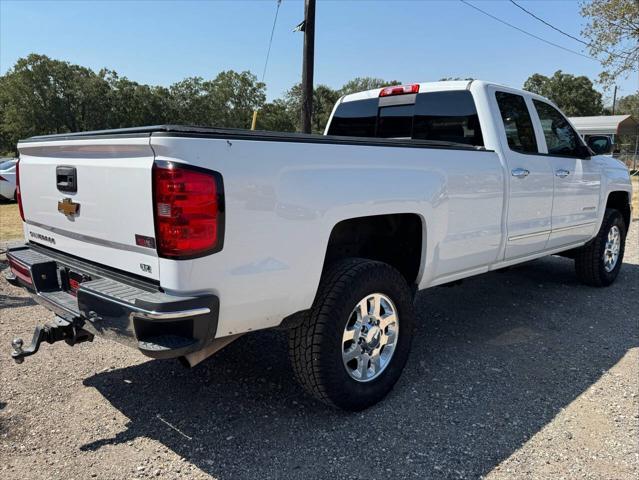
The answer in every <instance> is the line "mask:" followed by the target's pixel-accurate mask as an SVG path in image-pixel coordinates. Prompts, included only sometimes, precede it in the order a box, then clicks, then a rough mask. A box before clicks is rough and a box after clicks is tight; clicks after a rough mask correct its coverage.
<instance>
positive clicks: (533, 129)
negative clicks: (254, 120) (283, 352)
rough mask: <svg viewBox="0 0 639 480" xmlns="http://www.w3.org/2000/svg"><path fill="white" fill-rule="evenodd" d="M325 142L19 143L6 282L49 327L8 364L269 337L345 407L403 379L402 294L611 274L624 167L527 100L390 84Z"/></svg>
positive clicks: (138, 135)
mask: <svg viewBox="0 0 639 480" xmlns="http://www.w3.org/2000/svg"><path fill="white" fill-rule="evenodd" d="M325 133H326V134H325V135H305V134H285V133H268V132H251V131H245V130H225V129H217V128H198V127H184V126H172V125H163V126H155V127H143V128H132V129H123V130H110V131H99V132H87V133H78V134H62V135H52V136H44V137H34V138H30V139H28V140H24V141H22V142H20V144H19V152H20V161H19V175H18V176H19V187H18V194H17V196H18V198H19V201H20V211H21V214H22V217H23V220H24V233H25V237H26V240H27V243H26V244H25V245H24V246H20V247H18V248H14V249H11V250H10V251H9V252H8V255H7V257H8V262H9V265H10V269H9V274H8V276H7V278H8V280H10V281H11V282H12V283H14V284H17V285H21V286H23V287H25V288H27V289H28V290H30V291H31V292H32V293H33V294H34V296H35V298H36V299H37V300H38V301H39V302H40V303H42V304H43V305H44V306H46V307H47V308H48V309H50V310H51V311H53V312H54V314H55V317H54V321H52V322H50V323H48V324H45V325H43V326H39V327H37V328H36V331H35V334H34V338H33V341H32V343H31V345H29V346H25V345H24V342H23V341H22V340H21V339H16V340H14V342H13V352H12V355H13V357H14V359H15V360H16V361H18V362H21V361H22V360H23V359H24V358H25V357H26V356H28V355H31V354H33V353H35V352H36V351H37V349H38V347H39V345H40V344H41V343H42V342H49V343H53V342H54V341H58V340H65V341H66V342H67V343H69V344H74V343H76V342H81V341H86V340H92V339H93V336H94V335H95V334H100V335H103V336H105V337H110V338H113V339H115V340H118V341H121V342H124V343H126V344H129V345H131V346H133V347H135V348H137V349H139V350H140V351H141V352H142V353H144V354H146V355H148V356H150V357H155V358H181V359H182V360H185V361H186V362H187V363H189V364H191V365H194V364H196V363H198V362H199V361H201V360H202V359H204V358H206V357H207V356H208V355H210V354H211V353H213V352H214V351H215V350H217V349H219V348H220V347H221V346H223V345H225V344H226V343H228V342H230V341H231V340H232V339H234V338H236V337H237V336H239V335H240V334H243V333H246V332H251V331H254V330H259V329H264V328H276V327H278V328H283V329H288V331H289V336H290V357H291V360H292V364H293V369H294V371H295V374H296V376H297V378H298V379H299V381H300V383H301V384H302V385H303V387H304V388H305V389H306V390H307V391H308V392H309V393H311V394H312V395H314V396H315V397H316V398H318V399H319V400H322V401H324V402H326V403H328V404H330V405H333V406H336V407H339V408H343V409H346V410H360V409H363V408H366V407H368V406H370V405H372V404H374V403H375V402H378V401H379V400H380V399H382V398H383V397H384V396H385V395H386V394H387V393H388V391H389V390H390V389H391V388H392V387H393V385H394V384H395V382H396V381H397V379H398V378H399V376H400V374H401V371H402V369H403V367H404V365H405V363H406V361H407V358H408V354H409V350H410V345H411V337H412V335H413V329H414V327H415V326H416V325H417V324H418V323H419V322H420V321H422V320H420V319H419V318H418V317H417V316H416V314H415V311H414V307H413V297H414V294H415V292H416V291H417V290H421V289H425V288H429V287H433V286H435V285H442V284H446V283H451V282H456V281H459V280H461V279H463V278H465V277H469V276H472V275H477V274H481V273H484V272H488V271H491V270H497V269H500V268H504V267H508V266H510V265H514V264H517V263H521V262H526V261H528V260H532V259H535V258H538V257H542V256H544V255H552V254H559V253H562V254H563V255H565V256H568V257H571V258H574V260H575V266H576V272H577V276H578V277H579V279H580V280H581V281H583V282H584V283H586V284H588V285H592V286H607V285H609V284H611V283H612V282H613V281H614V280H615V278H616V277H617V274H618V273H619V269H620V268H621V264H622V258H623V254H624V241H625V236H626V230H627V228H628V225H629V222H630V218H631V217H630V198H631V184H630V180H629V175H628V171H627V169H626V168H625V167H624V165H622V164H621V163H620V162H618V161H617V160H615V159H613V158H610V157H608V156H605V155H597V154H596V153H595V152H594V151H593V150H591V148H589V146H588V145H586V144H584V143H583V141H582V140H581V139H580V137H579V135H577V133H575V130H574V129H573V127H572V126H571V124H570V122H569V121H567V120H566V118H565V117H564V115H562V113H561V112H560V111H559V110H558V109H557V108H556V107H555V106H554V105H553V104H552V103H551V102H549V101H548V100H546V99H545V98H543V97H540V96H538V95H534V94H531V93H528V92H523V91H519V90H514V89H512V88H507V87H503V86H500V85H496V84H492V83H487V82H482V81H470V82H435V83H420V84H413V85H403V86H393V87H387V88H383V89H375V90H370V91H366V92H361V93H356V94H352V95H347V96H345V97H343V98H341V99H340V100H339V101H338V102H337V104H336V105H335V108H334V110H333V112H332V115H331V119H330V122H329V124H328V126H327V128H326V132H325ZM593 147H595V148H596V149H597V150H599V151H598V152H597V153H600V154H602V153H606V152H605V149H606V148H609V145H608V146H605V145H604V146H603V148H602V142H601V141H599V139H598V142H597V144H596V145H593ZM451 308H454V306H451Z"/></svg>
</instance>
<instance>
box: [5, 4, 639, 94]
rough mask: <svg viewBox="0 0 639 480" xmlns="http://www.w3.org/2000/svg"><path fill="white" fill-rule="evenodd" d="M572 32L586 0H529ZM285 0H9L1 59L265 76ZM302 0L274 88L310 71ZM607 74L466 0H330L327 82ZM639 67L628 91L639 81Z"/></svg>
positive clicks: (570, 44)
mask: <svg viewBox="0 0 639 480" xmlns="http://www.w3.org/2000/svg"><path fill="white" fill-rule="evenodd" d="M470 1H471V3H474V4H475V5H477V6H479V7H480V8H482V9H484V10H486V11H488V12H490V13H492V14H493V15H495V16H498V17H500V18H502V19H504V20H506V21H508V22H510V23H513V24H514V25H517V26H518V27H520V28H523V29H525V30H528V31H530V32H531V33H534V34H536V35H539V36H541V37H543V38H546V39H548V40H550V41H552V42H555V43H558V44H560V45H562V46H565V47H567V48H571V49H573V50H577V51H582V50H581V48H580V47H581V46H583V45H580V44H579V43H577V42H575V41H574V40H571V39H569V38H566V37H564V36H562V35H561V34H559V33H557V32H555V31H553V30H552V29H550V28H548V27H546V26H544V25H543V24H541V23H539V22H538V21H536V20H535V19H533V18H531V17H530V16H528V15H526V14H525V13H524V12H522V11H521V10H519V9H517V8H516V7H515V6H514V5H512V4H510V3H508V2H504V1H479V0H470ZM520 3H521V4H522V5H523V6H524V7H525V8H527V9H529V10H531V11H533V12H534V13H536V14H537V15H539V16H540V17H542V18H544V19H545V20H547V21H549V22H551V23H553V24H554V25H555V26H557V27H558V28H561V29H563V30H565V31H567V32H569V33H571V34H574V35H578V34H579V32H580V31H581V29H582V27H583V20H582V18H581V16H580V15H579V3H578V2H577V1H570V0H566V1H561V0H548V1H546V0H536V1H526V0H521V2H520ZM275 5H276V1H275V0H256V1H241V0H235V1H222V0H191V1H189V0H182V1H169V0H165V1H153V0H146V1H117V0H109V1H89V0H84V1H82V0H75V1H56V0H41V1H17V0H0V71H1V72H2V73H5V72H6V71H7V70H8V69H9V68H10V67H11V66H12V65H13V63H14V62H15V60H16V59H17V58H19V57H21V56H25V55H27V54H29V53H30V52H37V53H43V54H46V55H49V56H50V57H53V58H56V59H62V60H67V61H70V62H72V63H77V64H81V65H84V66H88V67H91V68H93V69H95V70H99V69H100V68H102V67H108V68H110V69H113V70H115V71H117V72H118V73H119V74H120V75H123V76H127V77H129V78H130V79H132V80H135V81H138V82H141V83H149V84H159V85H170V84H171V83H173V82H175V81H178V80H181V79H182V78H184V77H188V76H202V77H205V78H211V77H214V76H215V75H216V74H217V73H218V72H219V71H221V70H226V69H234V70H240V71H241V70H251V71H253V72H254V73H256V74H257V75H258V76H261V73H262V68H263V65H264V59H265V56H266V50H267V43H268V38H269V35H270V30H271V27H272V22H273V15H274V13H275ZM303 11H304V4H303V2H302V1H301V0H283V2H282V6H281V9H280V14H279V18H278V22H277V27H276V30H275V37H274V41H273V48H272V52H271V58H270V61H269V66H268V70H267V74H266V83H267V85H268V97H269V99H272V98H274V97H277V96H279V95H281V94H282V93H283V92H284V91H285V90H286V89H288V88H289V87H290V86H291V85H293V84H294V83H295V82H297V81H299V79H300V74H301V73H300V72H301V55H302V34H301V33H293V32H292V29H293V28H294V27H295V25H296V24H297V23H298V22H299V21H301V20H302V18H303ZM559 69H561V70H563V71H564V72H568V73H573V74H577V75H586V76H588V77H589V78H591V79H593V80H594V79H596V77H597V74H598V73H599V71H600V67H599V64H598V63H597V62H595V61H592V60H590V59H587V58H583V57H580V56H577V55H574V54H572V53H568V52H565V51H563V50H560V49H557V48H555V47H552V46H550V45H546V44H544V43H542V42H540V41H538V40H535V39H533V38H530V37H528V36H526V35H524V34H522V33H520V32H517V31H515V30H513V29H511V28H509V27H507V26H505V25H502V24H500V23H497V22H496V21H494V20H492V19H490V18H488V17H485V16H483V15H482V14H481V13H479V12H477V11H475V10H473V9H472V8H470V7H468V6H466V5H464V4H462V3H460V2H459V1H456V0H447V1H418V0H414V1H393V0H386V1H367V0H352V1H347V0H333V1H330V0H324V1H323V0H318V4H317V32H316V60H315V83H316V84H318V83H325V84H328V85H330V86H332V87H339V86H341V85H342V84H343V83H345V82H346V81H348V80H349V79H351V78H353V77H356V76H376V77H382V78H384V79H397V80H400V81H402V82H405V83H409V82H416V81H428V80H438V79H439V78H441V77H456V76H459V77H473V78H479V79H485V80H492V81H497V82H499V83H503V84H506V85H511V86H515V87H521V85H522V84H523V82H524V81H525V79H526V78H527V77H528V76H529V75H531V74H532V73H535V72H538V73H542V74H545V75H550V74H552V73H553V72H554V71H556V70H559ZM637 83H638V81H637V75H636V74H634V75H632V76H631V77H629V78H628V79H626V80H622V81H620V82H619V83H618V84H619V87H620V89H621V91H620V93H619V94H620V95H624V94H630V93H633V92H635V91H637V88H638V84H637Z"/></svg>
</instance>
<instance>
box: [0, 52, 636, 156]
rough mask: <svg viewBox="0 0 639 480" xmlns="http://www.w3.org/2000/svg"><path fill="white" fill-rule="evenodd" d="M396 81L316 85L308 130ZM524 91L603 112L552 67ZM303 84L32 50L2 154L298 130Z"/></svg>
mask: <svg viewBox="0 0 639 480" xmlns="http://www.w3.org/2000/svg"><path fill="white" fill-rule="evenodd" d="M398 83H401V82H400V81H398V80H384V79H380V78H371V77H357V78H355V79H353V80H351V81H349V82H347V83H346V84H345V85H343V86H342V87H341V88H338V89H335V88H332V87H329V86H327V85H317V86H316V87H315V88H314V92H313V132H315V133H321V132H322V131H323V130H324V127H325V125H326V123H327V121H328V117H329V116H330V113H331V111H332V108H333V105H334V104H335V102H336V101H337V100H338V99H339V98H340V97H341V96H342V95H346V94H348V93H353V92H357V91H362V90H368V89H371V88H377V87H381V86H385V85H395V84H398ZM524 88H525V89H527V90H530V91H533V92H536V93H539V94H541V95H544V96H546V97H548V98H550V99H551V100H553V101H554V102H555V103H556V104H557V105H558V106H559V107H560V108H561V109H562V110H563V111H564V112H565V113H566V114H567V115H569V116H584V115H599V114H602V113H605V112H606V110H605V108H604V106H603V101H602V96H601V94H600V93H599V92H597V91H596V90H595V89H594V86H593V84H592V82H591V81H590V80H589V79H588V78H586V77H583V76H574V75H570V74H566V73H563V72H561V71H558V72H556V73H555V74H554V75H553V76H551V77H545V76H543V75H540V74H534V75H532V76H531V77H530V78H529V79H528V80H527V81H526V82H525V84H524ZM301 93H302V92H301V86H300V85H299V84H296V85H293V86H292V87H291V88H290V89H289V90H288V91H286V92H285V94H284V95H283V96H282V98H278V99H275V100H273V101H272V102H267V101H266V85H265V84H264V83H262V82H259V81H258V80H257V77H256V76H255V75H253V74H252V73H251V72H248V71H245V72H236V71H233V70H227V71H223V72H220V73H219V74H218V75H217V76H215V77H214V78H212V79H204V78H202V77H189V78H185V79H184V80H182V81H180V82H177V83H174V84H172V85H170V86H169V87H163V86H153V85H145V84H141V83H137V82H135V81H132V80H129V79H128V78H126V77H123V76H120V75H118V73H117V72H115V71H113V70H108V69H102V70H100V71H99V72H95V71H93V70H91V69H90V68H86V67H82V66H80V65H74V64H71V63H69V62H64V61H60V60H55V59H51V58H49V57H47V56H45V55H38V54H31V55H29V56H28V57H26V58H21V59H19V60H18V61H17V62H16V63H15V65H14V66H13V67H12V68H11V69H10V70H9V71H8V72H7V73H6V74H4V75H2V76H0V153H5V154H6V153H14V152H15V151H16V144H17V142H18V140H20V139H23V138H27V137H30V136H33V135H44V134H50V133H66V132H79V131H89V130H102V129H110V128H124V127H134V126H141V125H156V124H167V123H172V124H185V125H202V126H217V127H230V128H250V126H251V119H252V114H253V111H254V110H259V115H258V117H257V128H258V129H260V130H272V131H283V132H293V131H299V130H300V126H301V125H300V123H301V122H300V118H301ZM638 99H639V95H631V96H628V97H626V98H622V99H620V101H619V103H618V105H619V106H620V107H622V108H617V110H616V113H624V112H623V110H624V109H627V110H628V111H627V113H633V114H635V115H637V117H638V118H639V111H637V106H638V105H639V102H638Z"/></svg>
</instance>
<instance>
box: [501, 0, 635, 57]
mask: <svg viewBox="0 0 639 480" xmlns="http://www.w3.org/2000/svg"><path fill="white" fill-rule="evenodd" d="M510 3H512V4H513V5H514V6H516V7H517V8H519V9H521V10H523V11H524V12H526V13H527V14H528V15H530V16H531V17H533V18H535V19H537V20H539V21H540V22H541V23H543V24H544V25H548V26H549V27H550V28H552V29H553V30H556V31H557V32H559V33H561V34H562V35H565V36H566V37H568V38H572V39H573V40H576V41H577V42H579V43H583V44H584V45H585V46H587V47H592V43H588V42H586V41H584V40H582V39H581V38H578V37H575V36H574V35H571V34H569V33H566V32H564V31H563V30H561V29H560V28H557V27H555V26H554V25H552V24H550V23H549V22H547V21H546V20H544V19H543V18H539V17H538V16H537V15H535V14H534V13H532V12H531V11H530V10H526V9H525V8H524V7H522V6H521V5H519V4H518V3H517V2H515V1H514V0H510ZM602 51H603V52H604V53H607V54H608V55H610V56H611V57H618V58H624V57H623V56H622V55H619V54H617V53H613V52H611V51H610V50H602ZM591 58H592V57H591Z"/></svg>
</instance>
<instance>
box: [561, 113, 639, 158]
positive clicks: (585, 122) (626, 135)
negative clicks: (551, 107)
mask: <svg viewBox="0 0 639 480" xmlns="http://www.w3.org/2000/svg"><path fill="white" fill-rule="evenodd" d="M570 121H571V122H572V124H573V125H574V126H575V128H576V129H577V132H579V135H581V136H582V137H583V139H584V140H586V141H588V137H590V136H591V135H607V136H609V137H610V139H611V140H612V143H613V144H615V145H617V146H618V147H621V146H622V145H623V147H624V148H623V149H622V150H623V152H624V154H623V155H622V156H623V157H626V158H623V160H625V162H626V164H627V165H628V167H632V168H633V170H636V169H637V164H638V163H639V162H638V161H637V157H638V156H639V122H638V121H637V119H636V118H635V117H633V116H632V115H599V116H594V117H571V118H570ZM615 150H617V148H616V149H615ZM615 156H616V155H615Z"/></svg>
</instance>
